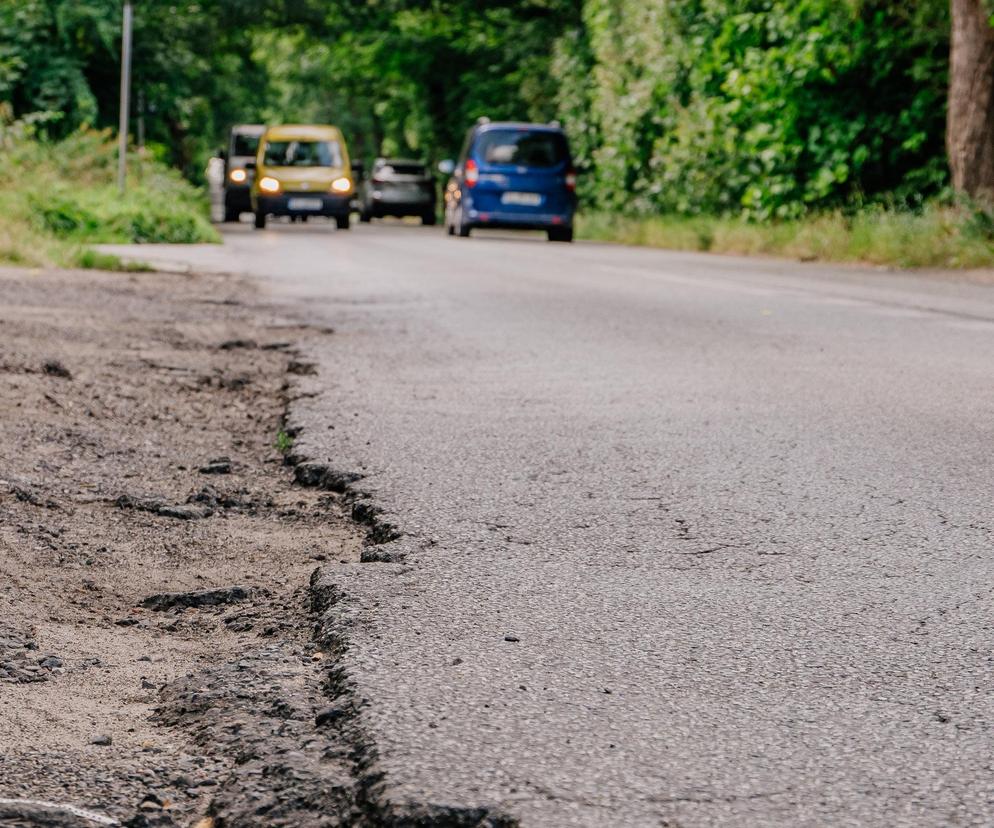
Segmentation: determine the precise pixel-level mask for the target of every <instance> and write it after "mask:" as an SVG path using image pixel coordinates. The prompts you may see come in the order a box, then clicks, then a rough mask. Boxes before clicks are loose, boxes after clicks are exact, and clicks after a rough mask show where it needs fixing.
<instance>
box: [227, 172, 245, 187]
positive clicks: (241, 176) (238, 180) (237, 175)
mask: <svg viewBox="0 0 994 828" xmlns="http://www.w3.org/2000/svg"><path fill="white" fill-rule="evenodd" d="M228 178H230V179H231V180H232V181H233V182H234V183H235V184H243V183H244V182H245V179H247V178H248V173H247V172H245V170H243V169H241V168H238V169H234V170H232V171H231V174H230V175H229V176H228Z"/></svg>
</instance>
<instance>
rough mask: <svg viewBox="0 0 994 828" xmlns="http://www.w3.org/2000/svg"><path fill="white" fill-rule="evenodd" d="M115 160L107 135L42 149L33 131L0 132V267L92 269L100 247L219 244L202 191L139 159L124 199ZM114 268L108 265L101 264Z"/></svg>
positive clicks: (85, 135) (88, 134) (79, 136)
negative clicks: (1, 206)
mask: <svg viewBox="0 0 994 828" xmlns="http://www.w3.org/2000/svg"><path fill="white" fill-rule="evenodd" d="M116 166H117V153H116V148H115V146H114V144H113V142H112V141H111V140H110V136H109V135H108V134H107V133H105V132H95V131H92V130H84V131H80V132H77V133H74V134H73V135H71V136H69V137H68V138H66V139H65V140H63V141H59V142H54V143H52V142H44V141H40V140H37V139H35V138H33V137H32V136H31V130H30V129H29V128H28V129H25V128H20V129H18V128H17V125H10V124H8V125H7V126H6V127H4V128H3V129H0V182H2V183H0V192H2V194H3V199H4V203H5V206H6V210H5V212H4V214H3V216H2V217H0V260H3V261H7V262H10V263H14V264H34V265H42V264H61V265H71V266H76V265H82V266H94V264H93V262H96V261H98V258H97V257H94V256H93V255H92V254H85V253H84V251H83V248H84V246H85V245H87V244H96V243H111V244H114V243H117V244H125V243H153V242H165V243H181V244H182V243H196V242H216V241H218V240H219V237H218V235H217V232H216V231H215V230H214V228H213V227H212V226H211V224H210V219H209V215H208V207H207V200H206V198H205V197H204V196H203V194H202V193H201V191H200V190H198V189H197V188H195V187H193V186H192V185H190V184H189V183H188V182H186V181H185V180H184V179H183V178H182V177H181V176H180V175H179V174H178V173H176V172H175V171H173V170H170V169H168V168H166V167H165V166H163V165H162V164H160V163H159V162H157V161H154V160H151V159H149V158H145V157H142V156H140V155H139V154H137V153H133V154H132V155H131V157H130V158H129V173H130V175H129V182H128V189H127V193H126V194H125V195H124V196H123V197H122V196H121V195H120V193H119V192H118V190H117V187H116V186H115V183H114V179H115V172H116ZM100 261H104V262H105V263H110V262H111V260H110V259H100Z"/></svg>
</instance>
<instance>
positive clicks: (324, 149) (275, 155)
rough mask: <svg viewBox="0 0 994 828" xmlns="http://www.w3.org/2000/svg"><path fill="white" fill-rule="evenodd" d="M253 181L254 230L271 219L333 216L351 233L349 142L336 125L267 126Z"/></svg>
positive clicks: (351, 189)
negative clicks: (347, 146)
mask: <svg viewBox="0 0 994 828" xmlns="http://www.w3.org/2000/svg"><path fill="white" fill-rule="evenodd" d="M246 166H247V167H249V168H250V169H254V170H255V179H254V181H253V182H252V210H253V211H254V212H255V226H256V227H258V228H259V229H263V228H265V226H266V218H267V217H268V216H291V217H292V218H297V217H305V218H306V217H307V216H329V217H331V218H334V219H335V223H336V224H337V225H338V228H339V229H340V230H348V229H349V213H350V204H351V201H352V198H353V195H354V194H355V182H354V181H353V179H352V168H351V165H350V164H349V152H348V149H347V148H346V146H345V139H344V138H343V137H342V133H341V132H340V131H339V130H338V128H337V127H333V126H301V125H297V126H273V127H268V128H267V129H266V131H265V132H264V133H263V135H262V138H261V140H260V141H259V150H258V154H257V155H256V159H255V163H254V164H247V165H246Z"/></svg>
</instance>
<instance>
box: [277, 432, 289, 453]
mask: <svg viewBox="0 0 994 828" xmlns="http://www.w3.org/2000/svg"><path fill="white" fill-rule="evenodd" d="M275 445H276V450H277V451H278V452H279V453H280V454H289V453H290V450H291V449H292V448H293V437H291V436H290V435H289V434H287V433H286V431H284V430H283V429H282V428H281V429H280V430H279V431H277V432H276V443H275Z"/></svg>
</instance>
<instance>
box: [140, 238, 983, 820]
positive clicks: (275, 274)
mask: <svg viewBox="0 0 994 828" xmlns="http://www.w3.org/2000/svg"><path fill="white" fill-rule="evenodd" d="M140 258H143V259H146V260H150V261H163V262H181V261H182V262H187V263H189V264H190V265H191V266H193V267H195V268H202V269H208V270H210V269H220V270H230V271H239V272H247V273H251V274H253V275H255V276H257V277H259V278H260V279H261V280H262V281H263V282H264V284H265V285H266V288H267V289H268V290H269V291H270V292H271V293H272V295H273V296H274V297H276V298H278V299H281V300H285V301H286V302H289V303H294V304H296V305H297V306H298V308H299V309H300V311H301V312H302V313H305V314H306V315H308V316H309V317H312V318H314V319H315V320H317V321H319V322H322V323H324V324H328V325H332V326H334V327H335V329H336V332H337V334H336V335H335V336H332V337H329V338H327V340H325V342H326V344H324V345H322V346H321V349H320V350H319V351H316V352H315V353H314V354H313V358H314V359H315V360H316V361H317V362H318V364H319V373H318V375H317V376H315V377H307V378H304V380H305V382H306V384H307V388H308V390H309V391H310V392H311V393H313V394H314V395H315V396H312V397H304V398H302V399H300V400H298V402H297V405H296V410H295V412H294V423H295V424H296V425H299V426H301V427H302V429H303V431H302V433H301V435H300V438H299V439H298V444H297V448H298V449H299V450H302V451H303V452H304V453H305V454H307V455H308V456H310V457H311V458H313V459H315V460H319V461H322V462H327V463H329V464H331V465H332V466H334V467H335V468H339V469H343V470H347V471H356V472H361V473H362V474H364V475H365V478H364V479H363V480H362V481H361V482H360V483H359V484H358V488H360V489H361V490H362V491H365V492H368V493H370V494H371V495H372V497H373V501H374V502H375V503H376V504H377V505H379V506H380V507H382V508H383V509H384V511H385V518H386V519H387V520H389V521H390V522H391V523H394V524H395V525H396V526H397V527H398V528H399V529H400V530H401V531H402V532H403V533H404V538H403V539H402V540H401V541H398V542H396V543H395V544H394V546H397V547H398V548H399V549H401V550H402V551H403V552H405V553H406V558H405V559H404V560H403V561H402V562H400V563H367V564H356V563H349V564H332V565H329V566H327V567H326V568H325V572H324V578H325V579H326V580H327V581H330V582H332V583H335V584H337V585H339V586H340V588H341V589H342V590H343V591H344V592H345V594H346V595H347V596H348V604H347V606H348V611H347V612H346V613H344V615H345V616H346V617H347V621H348V623H349V624H350V626H349V628H348V637H349V644H350V647H349V650H348V653H347V654H346V657H345V667H346V668H347V670H348V671H349V673H350V675H351V677H352V680H353V681H354V682H355V684H356V689H357V691H358V693H359V694H360V695H361V696H362V697H363V698H364V699H366V700H367V701H368V706H367V707H366V708H365V711H364V717H365V722H364V727H365V729H366V731H367V733H368V735H369V736H370V737H371V738H372V739H373V740H374V742H375V744H376V747H377V750H378V754H379V758H378V761H377V763H376V771H377V772H383V773H385V774H386V777H385V785H386V789H387V791H388V794H389V797H390V798H391V799H392V800H393V801H395V802H398V803H401V804H403V803H404V802H412V803H413V802H417V803H436V804H444V805H452V806H467V807H469V806H479V805H488V806H492V807H493V808H494V811H495V812H497V813H502V814H506V815H508V816H510V817H512V818H516V819H518V820H520V822H521V824H522V825H526V826H574V825H575V826H607V825H610V826H614V825H618V826H621V825H624V826H664V825H665V826H685V827H688V828H689V826H712V825H716V826H718V825H720V826H740V825H762V826H781V825H782V826H821V825H827V824H831V825H861V826H865V825H887V826H905V825H907V826H931V825H990V824H991V822H992V821H994V768H992V763H994V760H992V758H991V757H992V755H994V735H992V729H991V728H992V724H994V684H992V682H991V675H992V674H994V648H992V646H991V641H992V640H994V612H992V604H994V600H992V599H994V577H992V575H994V556H992V552H994V543H992V541H994V535H992V529H994V508H992V495H991V492H992V491H994V467H992V462H991V449H992V445H994V288H991V287H987V286H983V285H979V284H968V283H964V282H958V281H953V280H952V279H950V278H942V277H929V278H925V277H919V276H909V275H899V274H893V273H884V272H878V271H874V270H869V269H856V268H843V267H826V266H814V265H796V264H792V263H790V262H780V261H763V260H745V259H736V258H728V257H709V256H703V255H692V254H675V253H666V252H661V251H651V250H639V249H630V248H622V247H610V246H603V245H593V244H576V245H572V246H565V245H550V244H547V243H545V242H544V241H541V240H539V239H537V238H528V237H525V236H516V237H515V236H505V237H499V236H482V235H481V236H480V237H479V238H477V237H474V238H472V239H470V240H468V241H467V240H454V239H447V238H445V237H443V236H442V235H441V233H440V232H436V231H430V230H422V229H421V228H415V227H410V226H401V225H397V224H393V225H386V224H382V225H374V226H372V227H361V228H356V229H354V230H352V231H350V232H349V233H342V232H337V233H336V232H333V231H332V230H331V229H330V228H328V227H326V226H322V225H315V224H313V223H311V224H308V225H304V226H301V225H294V226H290V225H275V226H274V227H273V228H272V229H271V230H269V231H267V232H265V233H261V234H260V233H255V234H254V233H252V232H251V230H250V229H249V228H247V227H245V226H241V227H236V228H234V229H233V230H231V231H229V232H228V233H227V242H226V244H225V246H224V247H223V248H187V249H181V248H159V249H155V248H142V249H141V251H140Z"/></svg>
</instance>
